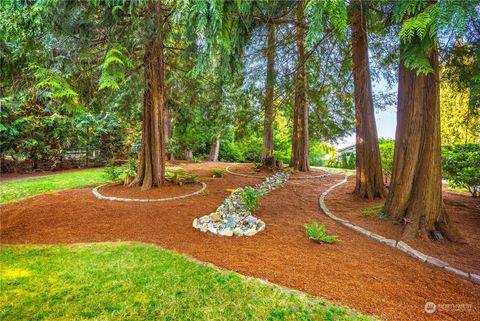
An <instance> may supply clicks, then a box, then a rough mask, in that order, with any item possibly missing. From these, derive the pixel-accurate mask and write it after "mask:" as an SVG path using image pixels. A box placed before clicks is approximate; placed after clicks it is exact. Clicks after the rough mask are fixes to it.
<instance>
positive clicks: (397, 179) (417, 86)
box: [384, 49, 460, 241]
mask: <svg viewBox="0 0 480 321" xmlns="http://www.w3.org/2000/svg"><path fill="white" fill-rule="evenodd" d="M429 61H430V64H431V66H432V67H433V70H434V71H433V72H432V73H430V74H428V75H424V74H418V75H417V71H415V70H411V69H408V68H407V67H405V65H404V64H403V61H400V66H399V83H398V107H397V132H396V135H395V152H394V162H393V172H392V178H391V183H390V190H389V193H388V196H387V200H386V203H385V207H384V212H385V213H386V214H389V215H391V216H393V217H396V218H398V219H403V222H404V231H403V238H404V239H414V238H416V237H418V236H422V237H425V236H428V235H429V234H430V233H431V232H433V231H441V232H442V233H443V235H444V236H445V237H446V238H447V239H449V240H451V241H456V240H459V239H460V235H459V234H458V232H457V231H456V229H455V228H454V227H453V226H452V225H451V223H450V220H449V217H448V215H447V212H446V210H445V206H444V204H443V200H442V181H441V168H440V164H441V154H440V152H441V151H440V91H439V76H438V74H439V73H438V70H439V67H438V52H437V50H436V49H431V52H430V53H429Z"/></svg>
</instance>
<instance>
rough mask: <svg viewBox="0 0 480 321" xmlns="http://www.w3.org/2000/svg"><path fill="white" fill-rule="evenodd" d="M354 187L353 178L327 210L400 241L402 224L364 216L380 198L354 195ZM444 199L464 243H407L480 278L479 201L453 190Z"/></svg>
mask: <svg viewBox="0 0 480 321" xmlns="http://www.w3.org/2000/svg"><path fill="white" fill-rule="evenodd" d="M354 187H355V178H354V177H350V178H349V182H348V183H346V184H343V185H341V186H339V187H337V188H336V189H335V190H333V191H332V192H331V193H330V194H329V195H328V196H327V197H326V205H327V207H328V208H329V209H330V210H331V211H333V212H334V213H335V214H336V215H337V216H339V217H341V218H344V219H347V220H349V221H351V222H352V223H354V224H355V225H358V226H360V227H363V228H365V229H367V230H370V231H372V232H375V233H377V234H380V235H382V236H385V237H388V238H391V239H395V240H401V237H402V228H403V227H402V225H401V224H395V223H393V222H392V221H386V220H381V219H378V218H376V217H364V216H362V210H363V209H365V208H368V207H371V206H375V205H380V204H383V202H382V201H381V200H378V199H376V200H371V201H369V200H366V199H361V198H359V197H358V196H356V195H354V194H352V193H351V192H352V191H353V189H354ZM443 197H444V202H445V206H446V208H447V211H448V213H449V214H450V219H451V221H452V224H454V225H455V226H456V227H457V228H458V230H459V231H460V232H461V234H462V237H463V241H462V242H461V243H452V242H449V241H447V240H441V241H433V240H430V239H420V240H417V241H406V243H407V244H409V245H410V246H412V247H413V248H415V249H418V250H420V251H421V252H424V253H425V254H428V255H430V256H434V257H437V258H439V259H441V260H444V261H446V262H448V263H449V264H450V265H452V266H454V267H456V268H459V269H461V270H463V271H466V272H472V273H475V274H479V275H480V198H474V197H471V196H470V194H467V193H458V192H452V191H444V192H443Z"/></svg>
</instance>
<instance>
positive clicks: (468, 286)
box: [0, 163, 480, 320]
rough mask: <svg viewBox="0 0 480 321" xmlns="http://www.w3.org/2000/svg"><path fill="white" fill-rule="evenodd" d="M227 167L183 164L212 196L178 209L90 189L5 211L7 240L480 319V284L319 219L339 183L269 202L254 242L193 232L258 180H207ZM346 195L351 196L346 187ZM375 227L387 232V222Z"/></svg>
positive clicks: (288, 192)
mask: <svg viewBox="0 0 480 321" xmlns="http://www.w3.org/2000/svg"><path fill="white" fill-rule="evenodd" d="M224 166H226V164H220V163H207V164H189V165H186V166H185V167H186V168H188V169H191V170H193V172H194V173H196V174H199V175H201V176H202V177H203V178H204V181H205V182H206V183H207V185H208V191H209V193H208V195H199V196H194V197H190V198H186V199H181V200H178V201H173V202H163V203H147V204H144V203H126V202H111V201H102V200H98V199H96V198H95V197H94V196H93V194H92V192H91V189H89V188H84V189H76V190H68V191H63V192H59V193H58V194H56V195H53V194H50V195H41V196H37V197H34V198H30V199H28V200H25V201H20V202H15V203H10V204H7V205H5V206H2V207H1V214H0V218H1V223H2V224H1V226H0V241H1V242H2V243H15V244H23V243H29V244H30V243H37V244H55V243H75V242H100V241H117V240H124V241H142V242H150V243H156V244H159V245H160V246H162V247H165V248H169V249H173V250H176V251H179V252H183V253H186V254H188V255H191V256H193V257H196V258H198V259H199V260H202V261H207V262H211V263H213V264H215V265H218V266H221V267H224V268H227V269H230V270H235V271H238V272H240V273H242V274H245V275H251V276H255V277H259V278H263V279H268V280H269V281H271V282H274V283H278V284H281V285H284V286H287V287H290V288H295V289H298V290H301V291H305V292H308V293H311V294H313V295H316V296H320V297H323V298H325V299H328V300H331V301H333V302H336V303H339V304H343V305H347V306H349V307H352V308H355V309H358V310H360V311H362V312H364V313H368V314H375V315H378V316H380V317H382V318H385V319H388V320H480V304H479V302H480V285H478V284H474V283H472V282H471V281H468V280H465V279H463V278H460V277H457V276H455V275H453V274H450V273H448V272H445V271H442V270H440V269H437V268H434V267H431V266H428V265H425V264H422V263H420V262H418V261H417V260H415V259H413V258H411V257H410V256H408V255H406V254H404V253H401V252H399V251H398V250H396V249H393V248H390V247H389V246H386V245H383V244H381V243H378V242H376V241H374V240H371V239H369V238H366V237H364V236H362V235H360V234H358V233H356V232H354V231H351V230H350V229H348V228H346V227H343V226H342V225H340V224H338V223H336V222H333V221H332V220H331V219H329V218H328V217H326V216H325V215H324V214H323V213H322V212H321V211H320V210H319V207H318V198H319V195H320V194H321V193H322V192H323V191H324V190H326V189H327V188H328V187H329V186H331V185H332V184H334V183H336V182H338V181H339V180H341V179H342V177H341V176H340V175H336V176H335V175H334V176H330V177H328V178H322V179H311V180H291V181H289V182H288V183H287V185H286V186H285V187H284V188H281V189H277V190H275V191H272V192H271V193H269V194H268V195H267V196H265V198H264V199H263V200H262V208H261V210H259V211H257V212H255V216H257V217H259V218H260V219H262V220H263V221H265V222H266V224H267V230H266V231H265V232H262V233H259V234H257V235H255V236H253V237H240V238H222V237H218V236H212V235H209V234H206V233H202V232H200V231H198V230H195V229H194V228H193V227H192V220H193V219H194V218H195V217H198V216H201V215H205V214H208V213H210V212H212V211H213V210H215V209H216V208H217V207H218V205H219V204H220V203H221V202H222V201H223V199H224V198H225V197H226V196H228V195H229V191H228V190H227V189H230V188H235V187H239V186H245V185H251V184H256V183H258V181H259V180H258V179H256V178H245V177H238V176H233V175H228V174H227V175H226V176H225V177H224V178H216V179H214V178H210V177H208V176H209V173H208V171H209V169H211V168H221V167H224ZM345 188H346V190H345V191H347V190H348V186H347V187H345ZM457 201H458V202H461V204H454V203H450V204H449V205H448V202H447V205H448V206H449V208H450V212H451V213H452V217H453V219H454V220H455V221H459V224H461V221H462V218H463V217H464V216H458V217H457V216H456V214H455V213H458V212H457V209H458V210H459V209H460V208H464V204H463V201H462V200H461V199H457ZM376 203H378V201H377V202H376ZM348 204H350V200H349V199H348V198H347V194H346V193H339V194H335V193H334V194H332V195H331V196H328V197H327V205H329V206H331V207H332V210H334V211H335V210H338V209H341V208H342V207H344V206H347V205H348ZM363 205H364V204H363V203H362V206H363ZM367 206H368V205H367ZM365 207H366V206H365ZM362 208H364V207H362ZM465 213H466V212H465ZM338 215H339V216H340V215H341V213H338ZM461 215H467V214H461ZM313 220H316V221H318V222H319V223H325V224H326V226H327V230H328V232H329V233H330V234H335V235H338V236H339V241H338V242H337V243H336V244H333V245H326V244H317V243H314V242H311V241H309V240H308V239H307V237H306V236H305V232H304V228H303V224H304V223H306V222H311V221H313ZM375 221H376V220H375ZM468 224H471V222H468V223H464V224H461V228H462V230H464V231H466V232H464V233H468V234H471V233H477V235H478V231H479V230H478V225H477V226H476V227H474V226H473V227H472V226H471V227H467V226H466V225H468ZM378 225H379V226H383V225H384V222H382V223H379V224H378ZM475 228H476V230H475ZM386 236H388V235H386ZM465 251H466V252H462V253H460V254H459V256H460V257H461V256H463V255H469V256H470V255H473V256H475V255H476V256H477V257H478V254H479V253H478V252H476V253H474V252H469V251H468V250H465ZM459 260H460V261H461V260H464V259H460V258H459ZM474 262H476V261H474ZM453 263H454V262H452V264H453ZM470 270H471V269H470ZM429 301H431V302H434V303H436V304H471V308H470V309H464V310H463V311H455V309H450V310H448V309H443V310H439V311H437V312H435V313H434V314H432V315H428V314H426V313H425V311H424V307H425V303H426V302H429Z"/></svg>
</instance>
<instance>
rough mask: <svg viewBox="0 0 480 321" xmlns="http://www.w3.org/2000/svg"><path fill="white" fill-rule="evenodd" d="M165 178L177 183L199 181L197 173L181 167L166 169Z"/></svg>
mask: <svg viewBox="0 0 480 321" xmlns="http://www.w3.org/2000/svg"><path fill="white" fill-rule="evenodd" d="M165 180H166V181H168V182H171V183H174V184H177V185H183V184H192V183H197V182H199V179H198V175H195V174H192V173H190V172H189V171H187V170H185V169H183V168H176V169H167V170H166V171H165Z"/></svg>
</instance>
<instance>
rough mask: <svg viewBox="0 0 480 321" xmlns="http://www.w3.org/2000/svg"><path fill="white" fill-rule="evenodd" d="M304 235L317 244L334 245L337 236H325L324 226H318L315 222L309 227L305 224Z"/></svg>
mask: <svg viewBox="0 0 480 321" xmlns="http://www.w3.org/2000/svg"><path fill="white" fill-rule="evenodd" d="M305 233H306V234H307V236H308V238H309V239H310V240H312V241H315V242H318V243H335V242H336V241H337V236H335V235H328V234H327V228H326V227H325V224H318V223H317V222H315V221H314V222H313V223H312V224H311V225H308V223H305Z"/></svg>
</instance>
